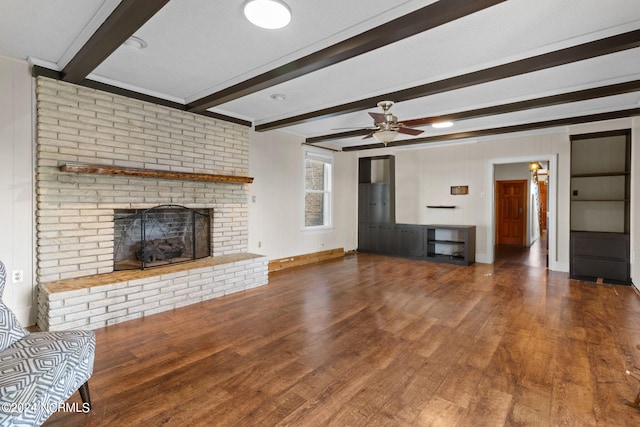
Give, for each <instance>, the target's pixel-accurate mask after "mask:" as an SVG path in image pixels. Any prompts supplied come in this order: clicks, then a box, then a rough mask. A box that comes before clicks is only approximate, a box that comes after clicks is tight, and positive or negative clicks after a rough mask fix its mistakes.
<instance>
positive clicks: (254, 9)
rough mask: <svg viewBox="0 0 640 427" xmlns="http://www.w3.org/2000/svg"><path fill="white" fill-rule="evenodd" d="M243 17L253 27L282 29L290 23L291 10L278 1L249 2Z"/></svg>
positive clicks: (257, 0)
mask: <svg viewBox="0 0 640 427" xmlns="http://www.w3.org/2000/svg"><path fill="white" fill-rule="evenodd" d="M244 16H245V17H246V18H247V19H248V20H249V22H251V23H252V24H253V25H256V26H258V27H260V28H266V29H268V30H277V29H280V28H284V27H286V26H287V25H289V22H291V10H290V9H289V6H287V4H286V3H284V2H282V1H280V0H249V1H248V2H247V3H246V4H245V5H244Z"/></svg>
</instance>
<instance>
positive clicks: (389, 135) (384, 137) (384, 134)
mask: <svg viewBox="0 0 640 427" xmlns="http://www.w3.org/2000/svg"><path fill="white" fill-rule="evenodd" d="M396 136H398V132H396V131H394V130H379V131H377V132H375V133H374V134H373V137H374V138H375V139H376V141H378V142H381V143H383V144H384V145H387V144H388V143H390V142H391V141H393V140H394V139H395V138H396Z"/></svg>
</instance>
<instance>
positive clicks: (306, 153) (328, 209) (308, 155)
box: [302, 146, 333, 232]
mask: <svg viewBox="0 0 640 427" xmlns="http://www.w3.org/2000/svg"><path fill="white" fill-rule="evenodd" d="M307 160H316V161H320V162H324V163H327V164H328V165H329V166H330V170H331V173H329V174H328V175H325V185H324V188H325V190H324V191H319V190H315V191H314V190H311V191H309V192H317V193H321V192H322V193H329V197H325V198H324V201H325V210H324V212H325V221H326V222H325V224H323V225H314V226H306V225H305V210H306V198H305V196H306V194H307V188H306V187H307V186H306V183H305V182H304V180H305V178H306V170H305V168H306V161H307ZM302 181H303V182H302V184H303V185H302V231H305V232H307V231H311V232H312V231H323V230H331V229H333V153H327V152H326V151H325V150H320V149H317V148H314V147H308V146H307V147H304V148H303V150H302ZM326 181H329V182H328V183H327V182H326ZM327 185H328V186H329V190H328V191H327V190H326V188H327Z"/></svg>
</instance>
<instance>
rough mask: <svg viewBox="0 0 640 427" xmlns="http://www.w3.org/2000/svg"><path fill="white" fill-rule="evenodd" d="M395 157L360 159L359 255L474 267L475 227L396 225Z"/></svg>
mask: <svg viewBox="0 0 640 427" xmlns="http://www.w3.org/2000/svg"><path fill="white" fill-rule="evenodd" d="M394 170H395V163H394V157H393V156H377V157H366V158H361V159H359V169H358V181H359V184H358V251H359V252H368V253H375V254H381V255H392V256H401V257H406V258H413V259H423V260H427V261H436V262H446V263H450V264H458V265H471V264H473V263H474V262H475V247H476V240H475V237H476V235H475V226H467V225H418V224H396V223H395V182H394Z"/></svg>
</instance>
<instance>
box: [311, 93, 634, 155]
mask: <svg viewBox="0 0 640 427" xmlns="http://www.w3.org/2000/svg"><path fill="white" fill-rule="evenodd" d="M637 91H640V80H632V81H630V82H624V83H617V84H612V85H607V86H600V87H595V88H590V89H583V90H578V91H574V92H567V93H561V94H557V95H550V96H544V97H541V98H534V99H527V100H524V101H517V102H510V103H507V104H501V105H494V106H491V107H484V108H477V109H474V110H467V111H461V112H458V113H451V114H444V115H442V116H432V117H423V118H419V119H410V120H402V121H401V122H402V124H404V125H405V126H412V127H413V126H426V125H430V124H432V123H435V122H439V121H459V120H468V119H477V118H480V117H487V116H492V115H496V114H506V113H513V112H515V111H523V110H530V109H533V108H542V107H551V106H554V105H560V104H566V103H570V102H579V101H588V100H590V99H596V98H603V97H606V96H614V95H621V94H625V93H630V92H637ZM369 133H371V129H357V130H352V131H348V132H338V133H332V134H328V135H319V136H314V137H311V138H307V139H306V140H305V142H307V143H309V144H316V143H318V142H324V141H332V140H336V139H344V138H350V137H355V136H364V135H367V134H369Z"/></svg>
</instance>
